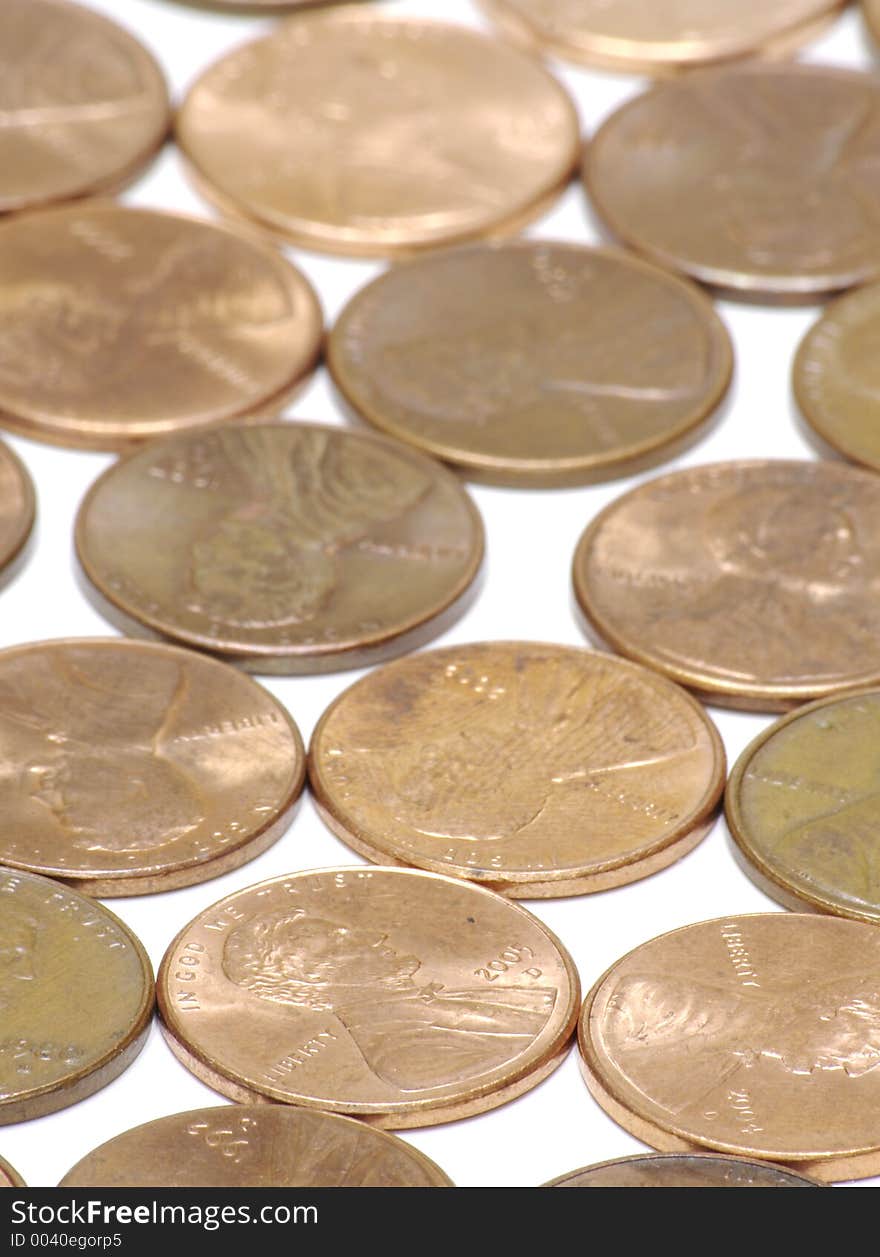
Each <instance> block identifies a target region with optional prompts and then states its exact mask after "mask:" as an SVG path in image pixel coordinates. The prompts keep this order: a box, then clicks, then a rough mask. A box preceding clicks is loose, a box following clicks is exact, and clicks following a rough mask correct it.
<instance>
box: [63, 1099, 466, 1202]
mask: <svg viewBox="0 0 880 1257" xmlns="http://www.w3.org/2000/svg"><path fill="white" fill-rule="evenodd" d="M59 1186H60V1187H452V1186H453V1184H452V1182H450V1180H449V1179H448V1178H447V1177H446V1175H445V1174H444V1173H443V1171H442V1170H441V1169H440V1168H439V1166H437V1165H435V1164H434V1162H433V1161H430V1160H429V1159H428V1158H427V1157H426V1156H424V1155H423V1154H422V1153H421V1152H419V1151H418V1150H417V1149H416V1148H412V1147H410V1145H409V1144H407V1143H404V1141H403V1140H402V1139H398V1138H397V1137H396V1136H395V1135H389V1134H386V1133H385V1132H384V1131H380V1130H375V1129H374V1128H373V1127H371V1126H368V1125H367V1124H366V1123H365V1122H357V1121H354V1120H353V1119H352V1118H349V1117H340V1116H339V1115H338V1114H335V1113H320V1112H317V1111H316V1110H308V1109H295V1108H287V1107H284V1106H281V1105H267V1104H259V1105H257V1104H253V1105H242V1104H236V1105H233V1106H229V1105H222V1106H221V1107H219V1108H209V1109H195V1110H193V1111H192V1112H190V1113H175V1114H174V1115H173V1116H171V1117H162V1118H160V1119H159V1120H158V1121H155V1122H147V1123H146V1125H144V1126H137V1127H135V1129H134V1130H129V1131H126V1132H125V1133H124V1134H122V1135H117V1136H116V1138H115V1139H111V1140H109V1141H108V1142H107V1143H105V1144H102V1145H101V1147H100V1148H96V1149H95V1150H94V1152H90V1153H89V1154H88V1156H86V1157H84V1158H83V1159H82V1161H80V1162H78V1164H77V1165H75V1166H74V1167H73V1169H72V1170H70V1171H69V1172H68V1173H67V1174H66V1175H65V1176H64V1178H63V1179H62V1180H61V1182H60V1184H59Z"/></svg>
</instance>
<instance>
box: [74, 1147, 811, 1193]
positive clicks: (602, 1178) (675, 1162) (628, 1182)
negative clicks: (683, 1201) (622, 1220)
mask: <svg viewBox="0 0 880 1257" xmlns="http://www.w3.org/2000/svg"><path fill="white" fill-rule="evenodd" d="M62 1186H63V1184H62ZM73 1186H75V1187H78V1186H80V1184H79V1183H75V1184H73ZM545 1186H546V1187H819V1186H821V1184H819V1183H814V1182H812V1181H811V1180H810V1179H808V1178H805V1177H804V1176H803V1175H801V1174H792V1173H791V1171H790V1170H778V1169H777V1168H776V1166H774V1165H767V1164H766V1162H765V1163H762V1162H761V1161H749V1160H747V1159H746V1158H745V1157H722V1156H717V1155H715V1154H714V1153H710V1152H691V1153H677V1154H676V1153H666V1154H663V1153H649V1154H648V1155H647V1156H641V1157H621V1159H620V1160H619V1161H604V1162H603V1163H602V1164H601V1165H588V1166H585V1167H584V1168H583V1169H582V1170H574V1171H572V1173H571V1174H564V1175H563V1176H562V1177H561V1178H555V1179H554V1180H553V1182H552V1183H546V1184H545Z"/></svg>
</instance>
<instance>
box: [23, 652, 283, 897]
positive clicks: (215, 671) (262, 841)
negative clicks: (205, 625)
mask: <svg viewBox="0 0 880 1257" xmlns="http://www.w3.org/2000/svg"><path fill="white" fill-rule="evenodd" d="M0 765H2V772H0V801H2V808H3V814H4V816H5V818H6V823H5V825H4V827H3V831H2V834H0V863H2V864H4V865H8V866H10V867H15V868H23V869H28V870H30V871H31V872H35V873H42V874H44V875H46V876H49V877H53V878H59V879H61V880H63V881H66V882H68V883H70V884H72V885H74V886H75V887H76V888H77V889H78V890H80V891H81V892H83V893H84V894H90V895H97V896H101V897H107V896H110V895H137V894H145V893H149V892H152V891H162V890H170V889H173V888H175V887H178V886H187V885H191V884H193V883H194V882H202V881H205V880H207V879H208V878H211V877H216V876H218V875H219V874H220V873H225V872H228V871H229V870H230V869H234V868H237V867H238V866H239V865H241V864H244V863H245V862H246V861H247V860H249V859H253V858H254V857H255V856H256V855H258V854H260V852H262V851H264V850H265V849H266V847H268V846H269V845H270V844H271V843H273V842H274V841H276V839H278V838H279V837H280V836H281V834H282V833H283V832H284V830H285V829H286V828H287V826H288V825H289V823H290V818H291V813H292V810H293V807H294V804H295V802H296V800H297V799H298V797H299V795H300V792H301V791H302V787H303V783H304V780H305V755H304V752H303V746H302V740H301V738H300V736H299V732H298V730H297V728H296V726H295V725H294V723H293V721H292V720H291V719H290V717H289V716H288V714H287V712H286V711H285V710H284V708H283V707H282V706H281V704H280V703H278V702H277V701H276V700H275V699H274V698H273V697H272V696H271V695H270V694H269V693H268V692H267V691H265V690H264V689H263V688H262V686H260V685H258V684H257V683H256V682H255V681H252V680H251V679H250V678H249V677H246V676H244V675H243V674H242V673H241V672H239V671H238V670H237V669H234V668H229V667H227V666H226V665H225V664H222V663H218V662H217V661H215V660H213V659H207V658H205V657H204V656H201V655H197V654H194V653H193V652H190V651H184V650H178V649H176V648H175V647H171V646H162V645H154V644H152V643H147V642H125V641H118V640H116V639H112V638H107V639H97V640H91V641H88V640H77V641H65V640H63V639H61V640H58V641H51V642H40V643H37V644H35V645H29V646H13V647H11V648H10V649H7V650H4V651H0Z"/></svg>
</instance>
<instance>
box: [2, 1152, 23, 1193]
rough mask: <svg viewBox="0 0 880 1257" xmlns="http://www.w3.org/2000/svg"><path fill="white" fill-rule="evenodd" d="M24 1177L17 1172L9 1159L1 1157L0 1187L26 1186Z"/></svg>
mask: <svg viewBox="0 0 880 1257" xmlns="http://www.w3.org/2000/svg"><path fill="white" fill-rule="evenodd" d="M24 1185H25V1183H24V1179H23V1178H21V1177H20V1176H19V1175H18V1174H16V1172H15V1170H14V1169H13V1168H12V1166H11V1165H10V1164H9V1162H8V1161H4V1160H3V1158H2V1157H0V1187H24Z"/></svg>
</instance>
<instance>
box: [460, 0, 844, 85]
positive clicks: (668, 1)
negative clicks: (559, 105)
mask: <svg viewBox="0 0 880 1257" xmlns="http://www.w3.org/2000/svg"><path fill="white" fill-rule="evenodd" d="M845 2H846V0H776V2H775V3H774V4H767V3H765V0H737V3H736V5H731V3H730V0H651V3H650V4H645V3H644V0H614V3H611V4H609V3H608V0H480V4H481V7H482V8H483V9H485V10H486V12H487V13H488V15H489V16H490V17H492V18H494V19H495V21H497V22H498V24H499V25H500V27H501V29H502V30H503V31H504V32H505V33H507V34H509V35H510V36H511V37H513V38H514V39H516V40H517V41H518V42H520V43H523V44H525V45H526V46H527V47H533V48H546V49H547V51H549V52H552V53H555V54H556V55H557V56H560V57H569V58H571V59H572V60H574V61H583V62H586V63H587V64H588V65H590V64H595V65H600V66H607V67H608V68H609V69H617V70H630V71H635V72H637V73H643V74H668V73H670V72H673V71H675V70H678V69H682V68H686V67H691V66H695V65H704V64H707V63H709V62H714V61H727V60H730V59H732V58H735V57H744V56H750V55H752V54H754V53H766V54H770V55H773V54H776V55H779V54H780V53H782V52H787V51H788V50H789V49H791V48H795V47H797V46H798V45H799V44H801V43H804V42H806V41H807V40H808V39H811V38H813V36H814V35H816V34H818V33H819V31H821V30H822V28H823V27H824V26H825V24H826V23H827V22H828V21H829V20H831V19H832V18H833V17H834V15H835V14H836V13H837V12H838V11H839V10H840V9H841V8H842V7H843V5H844V4H845Z"/></svg>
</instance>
